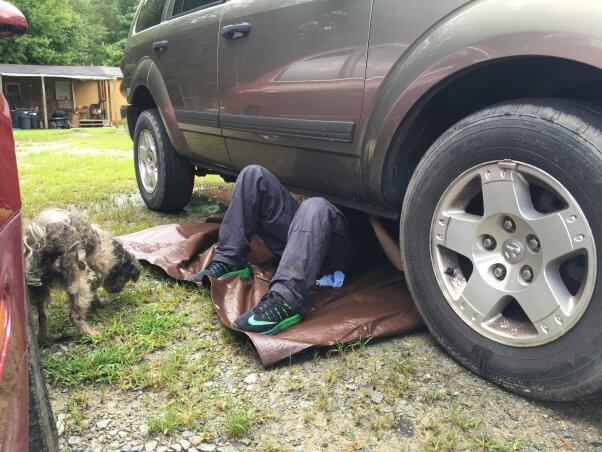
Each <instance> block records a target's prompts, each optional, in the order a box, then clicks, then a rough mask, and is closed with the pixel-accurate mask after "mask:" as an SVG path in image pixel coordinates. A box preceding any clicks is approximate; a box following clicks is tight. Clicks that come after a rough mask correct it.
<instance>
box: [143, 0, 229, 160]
mask: <svg viewBox="0 0 602 452" xmlns="http://www.w3.org/2000/svg"><path fill="white" fill-rule="evenodd" d="M222 9H223V1H208V0H171V1H170V2H169V5H168V9H167V12H166V20H165V21H164V22H163V23H162V24H161V27H160V28H159V32H158V33H157V36H156V37H155V41H154V45H153V47H154V50H153V52H154V55H153V59H154V61H155V62H156V64H157V66H158V67H159V70H160V72H161V75H162V76H163V80H164V82H165V85H166V87H167V92H168V93H169V97H170V99H171V102H172V105H173V108H174V111H175V115H176V120H177V121H178V125H179V127H180V129H181V130H182V132H183V134H184V137H185V139H186V141H187V144H188V147H189V149H190V151H191V152H193V153H194V154H196V155H197V156H198V158H197V159H196V160H198V161H199V162H206V163H209V164H214V165H220V166H221V165H226V166H230V160H229V158H228V154H227V151H226V145H225V141H224V138H223V137H222V135H221V131H220V129H219V122H218V115H219V98H218V94H217V45H218V37H219V21H220V15H221V12H222Z"/></svg>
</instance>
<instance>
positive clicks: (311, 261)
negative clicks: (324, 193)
mask: <svg viewBox="0 0 602 452" xmlns="http://www.w3.org/2000/svg"><path fill="white" fill-rule="evenodd" d="M354 250H355V247H354V244H353V241H352V238H351V234H350V232H349V227H348V225H347V220H346V219H345V216H344V215H343V214H342V213H341V211H340V210H339V209H338V208H337V207H336V206H335V205H334V204H332V203H331V202H329V201H327V200H326V199H324V198H311V199H308V200H307V201H305V202H303V203H302V204H301V207H299V210H298V211H297V214H296V215H295V217H294V218H293V221H292V223H291V227H290V229H289V233H288V241H287V244H286V248H285V250H284V253H283V255H282V259H281V261H280V265H278V269H277V270H276V273H275V274H274V276H273V277H272V281H271V283H270V291H273V292H277V293H278V294H280V295H281V296H282V297H283V298H285V299H287V300H292V301H295V302H299V303H302V304H304V303H305V301H306V300H307V297H308V294H309V290H310V289H311V288H312V287H313V286H314V284H315V282H316V279H318V277H319V276H321V274H322V273H323V272H324V271H325V270H326V271H327V272H329V273H330V272H333V271H335V270H344V269H345V268H346V267H347V265H348V264H349V263H350V261H351V259H352V257H353V252H354Z"/></svg>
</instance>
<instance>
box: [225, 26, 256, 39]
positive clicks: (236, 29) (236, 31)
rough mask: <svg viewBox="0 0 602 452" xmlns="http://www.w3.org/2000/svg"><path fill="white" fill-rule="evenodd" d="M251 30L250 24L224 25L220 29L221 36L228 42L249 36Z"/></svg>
mask: <svg viewBox="0 0 602 452" xmlns="http://www.w3.org/2000/svg"><path fill="white" fill-rule="evenodd" d="M251 28H253V26H252V25H251V22H241V23H239V24H232V25H226V26H225V27H222V36H223V37H224V38H226V39H229V40H234V39H241V38H244V37H246V36H249V35H250V34H251Z"/></svg>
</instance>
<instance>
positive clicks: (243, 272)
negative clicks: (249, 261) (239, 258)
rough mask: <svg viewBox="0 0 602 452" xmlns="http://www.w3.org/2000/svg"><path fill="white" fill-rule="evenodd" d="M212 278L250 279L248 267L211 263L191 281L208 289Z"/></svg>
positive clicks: (217, 262)
mask: <svg viewBox="0 0 602 452" xmlns="http://www.w3.org/2000/svg"><path fill="white" fill-rule="evenodd" d="M210 276H211V277H212V278H234V277H236V276H238V277H239V278H240V279H249V278H250V277H251V269H250V268H249V267H248V266H244V267H240V268H236V267H234V266H233V265H230V264H226V263H225V262H219V261H213V262H211V263H210V264H209V265H208V266H207V268H206V269H205V270H202V271H200V272H198V273H197V274H195V275H194V276H193V277H192V278H191V279H192V280H193V281H194V282H197V283H201V284H202V285H203V287H205V288H209V286H210V285H211V282H210V280H209V277H210Z"/></svg>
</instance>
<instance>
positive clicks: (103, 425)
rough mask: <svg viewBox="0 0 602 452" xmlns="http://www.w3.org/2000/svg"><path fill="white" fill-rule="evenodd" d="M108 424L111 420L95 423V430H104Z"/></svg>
mask: <svg viewBox="0 0 602 452" xmlns="http://www.w3.org/2000/svg"><path fill="white" fill-rule="evenodd" d="M110 423H111V419H103V420H102V421H98V422H97V423H96V428H97V429H98V430H104V429H105V428H107V427H108V426H109V424H110Z"/></svg>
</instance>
